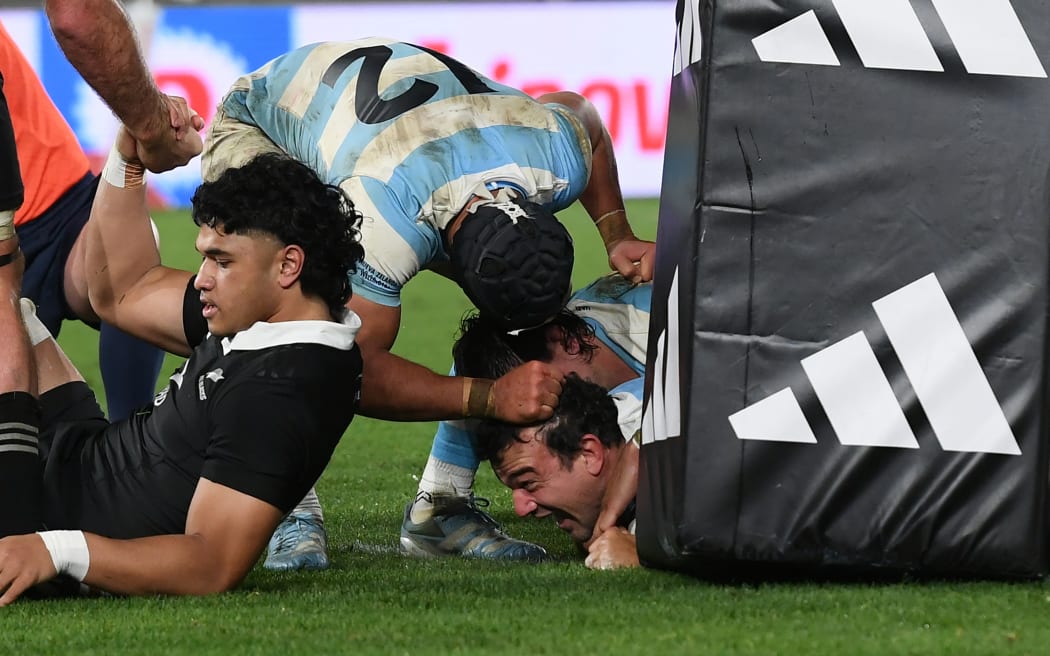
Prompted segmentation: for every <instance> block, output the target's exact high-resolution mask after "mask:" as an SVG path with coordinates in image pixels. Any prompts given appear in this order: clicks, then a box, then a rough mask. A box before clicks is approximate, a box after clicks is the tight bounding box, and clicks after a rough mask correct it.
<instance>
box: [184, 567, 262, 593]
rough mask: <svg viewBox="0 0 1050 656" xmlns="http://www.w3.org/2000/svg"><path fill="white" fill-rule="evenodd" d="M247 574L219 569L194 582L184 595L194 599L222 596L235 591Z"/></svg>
mask: <svg viewBox="0 0 1050 656" xmlns="http://www.w3.org/2000/svg"><path fill="white" fill-rule="evenodd" d="M246 575H247V572H242V571H239V570H238V571H234V570H233V569H232V568H220V569H219V570H216V571H212V572H209V573H208V575H206V576H203V577H201V578H200V579H198V580H197V581H194V583H193V585H191V586H190V587H189V589H187V590H185V591H184V592H185V594H188V595H192V596H195V597H205V596H209V595H216V594H222V593H224V592H229V591H231V590H233V589H235V588H236V587H237V586H239V585H240V584H241V581H243V580H244V577H245V576H246Z"/></svg>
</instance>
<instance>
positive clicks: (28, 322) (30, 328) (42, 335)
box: [21, 298, 51, 346]
mask: <svg viewBox="0 0 1050 656" xmlns="http://www.w3.org/2000/svg"><path fill="white" fill-rule="evenodd" d="M21 305H22V324H23V325H25V327H26V332H27V333H29V343H30V344H32V345H33V346H36V345H37V344H39V343H40V342H42V341H44V340H45V339H51V331H49V330H48V329H47V326H45V325H44V323H43V322H42V321H41V320H40V317H38V316H36V304H35V303H33V301H31V300H29V299H28V298H23V299H21Z"/></svg>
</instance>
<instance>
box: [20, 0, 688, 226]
mask: <svg viewBox="0 0 1050 656" xmlns="http://www.w3.org/2000/svg"><path fill="white" fill-rule="evenodd" d="M130 13H131V15H132V17H133V19H134V20H135V22H136V24H137V26H138V29H139V34H140V36H141V37H142V40H143V43H144V49H145V50H146V51H147V57H148V60H149V64H150V68H151V69H152V70H153V72H154V75H155V76H156V79H157V82H158V84H159V85H160V86H161V88H162V89H163V90H164V91H166V92H167V93H171V94H174V95H181V96H184V97H185V98H187V99H188V100H189V102H190V104H191V105H192V106H193V107H194V108H195V109H197V111H199V112H200V114H201V116H203V117H204V118H205V120H206V121H210V120H211V117H212V116H213V115H214V112H215V107H216V105H217V104H218V102H219V101H220V100H221V98H222V96H223V94H224V93H225V92H226V89H227V88H228V87H229V86H230V85H231V84H232V83H233V81H234V80H235V79H236V78H237V77H238V76H239V75H241V74H243V73H246V72H249V71H252V70H255V69H256V68H258V67H260V66H262V65H263V64H265V63H266V62H267V61H269V60H270V59H272V58H273V57H276V56H277V55H279V54H281V53H283V52H285V51H287V50H290V49H292V48H295V47H298V46H301V45H305V44H308V43H313V42H316V41H326V40H340V39H354V38H361V37H366V36H387V37H392V38H397V39H401V40H404V41H409V42H412V43H418V44H420V45H425V46H427V47H430V48H432V49H435V50H439V51H442V52H445V53H447V54H449V55H451V56H452V57H455V58H456V59H459V60H461V61H463V62H464V63H465V64H467V65H468V66H471V67H472V68H474V69H476V70H477V71H478V72H480V73H481V74H482V75H485V76H487V77H490V78H492V79H494V80H496V81H498V82H502V83H504V84H509V85H511V86H515V87H519V88H521V89H523V90H524V91H526V92H527V93H529V94H532V95H539V94H542V93H546V92H548V91H553V90H561V89H567V90H572V91H577V92H580V93H582V94H583V95H585V96H587V97H588V98H589V99H590V100H591V101H592V102H593V103H594V104H595V106H596V107H597V108H598V110H599V111H600V112H601V114H602V116H603V118H604V120H605V123H606V126H607V127H608V129H609V132H610V134H611V135H612V137H613V141H614V143H615V145H616V153H617V159H618V163H619V169H620V180H621V184H622V187H623V192H624V195H625V196H629V197H655V196H657V195H658V194H659V189H660V176H661V170H662V165H663V150H664V139H665V131H666V126H667V99H668V88H669V83H670V77H671V70H670V65H669V64H668V61H669V60H670V57H671V45H670V44H672V43H673V39H674V25H675V24H674V5H673V2H672V1H671V0H658V1H655V0H650V1H647V2H637V3H633V2H613V3H602V2H565V3H561V2H545V3H538V4H531V3H530V4H520V5H518V4H513V3H510V4H485V3H466V4H439V3H427V4H397V3H383V4H374V5H368V4H363V5H332V4H324V5H308V4H306V5H295V6H280V5H274V6H262V7H251V6H215V7H183V6H179V7H160V6H157V5H153V4H152V3H148V2H146V3H143V2H140V3H138V4H135V3H132V4H131V5H130ZM0 20H2V21H3V22H4V24H5V25H6V26H7V28H8V31H9V32H11V34H13V35H14V37H15V40H16V41H18V43H19V46H20V47H21V48H22V50H23V51H24V52H25V53H26V55H27V57H28V58H29V60H30V61H31V62H33V65H34V66H35V67H36V69H37V72H38V73H39V75H40V77H41V79H42V80H43V82H44V86H45V87H46V88H47V90H48V92H49V93H50V94H51V97H52V98H53V99H54V101H55V104H56V105H57V106H58V108H59V110H60V111H61V112H62V113H63V115H65V117H66V119H67V120H68V121H69V123H70V125H71V126H72V127H73V130H74V131H75V132H76V133H77V136H78V137H79V139H80V142H81V144H83V146H84V149H85V151H87V152H88V154H89V155H90V156H92V157H97V158H99V159H101V158H103V157H104V156H105V154H106V153H107V152H108V151H109V145H110V143H111V140H112V137H113V134H114V133H115V131H116V127H117V124H116V120H115V119H114V117H113V116H112V114H111V113H110V111H109V110H108V108H106V106H105V105H104V104H103V103H102V102H101V101H100V100H99V99H98V97H97V96H96V95H95V93H94V92H93V91H92V90H91V89H90V88H89V87H88V86H87V85H86V84H85V83H84V82H83V81H82V80H81V79H80V77H79V76H78V75H77V73H76V72H75V71H74V70H73V68H72V67H71V66H70V65H69V64H68V62H67V61H66V60H65V57H64V56H63V55H62V53H61V51H60V50H59V49H58V47H57V45H56V44H55V42H54V39H53V38H52V36H51V34H50V31H49V29H48V26H47V21H46V19H45V18H44V16H43V14H42V12H40V11H37V10H0ZM249 27H250V29H248V28H249ZM199 181H200V180H199V166H198V165H197V164H191V165H190V166H188V167H185V168H183V169H181V170H178V171H171V172H168V173H165V174H163V175H160V176H156V177H155V178H154V184H153V187H154V190H155V191H156V192H158V194H159V197H160V198H162V199H163V202H164V203H165V204H167V205H170V206H184V205H186V204H188V202H189V198H190V196H191V195H192V192H193V189H194V188H195V187H196V186H197V184H198V183H199Z"/></svg>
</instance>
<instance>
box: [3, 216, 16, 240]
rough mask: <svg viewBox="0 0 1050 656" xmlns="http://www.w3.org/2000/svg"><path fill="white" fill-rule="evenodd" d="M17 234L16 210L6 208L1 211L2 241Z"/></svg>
mask: <svg viewBox="0 0 1050 656" xmlns="http://www.w3.org/2000/svg"><path fill="white" fill-rule="evenodd" d="M14 236H15V211H14V210H4V211H2V212H0V241H3V240H4V239H10V238H11V237H14Z"/></svg>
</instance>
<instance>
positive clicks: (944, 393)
mask: <svg viewBox="0 0 1050 656" xmlns="http://www.w3.org/2000/svg"><path fill="white" fill-rule="evenodd" d="M872 306H873V307H874V309H875V313H876V315H877V316H878V318H879V321H880V322H881V323H882V325H883V328H884V329H885V331H886V335H887V336H888V337H889V339H890V343H891V344H892V346H893V349H894V350H895V351H896V353H897V356H898V358H899V360H900V362H901V365H902V367H903V368H904V373H905V375H906V376H907V377H908V380H909V381H910V382H911V385H912V388H913V389H914V390H915V394H916V396H917V397H918V399H919V403H920V404H921V405H922V408H923V410H924V411H925V413H926V416H927V418H928V420H929V422H930V426H931V427H932V429H933V433H934V435H935V436H936V438H937V441H938V442H940V445H941V447H942V448H943V449H944V450H945V451H961V452H974V453H998V454H1005V455H1020V453H1021V449H1020V447H1019V446H1018V444H1017V439H1016V437H1015V436H1014V433H1013V430H1012V429H1011V428H1010V424H1009V422H1007V420H1006V416H1005V414H1004V413H1003V410H1002V408H1001V407H1000V405H999V403H998V402H997V401H996V399H995V395H994V393H993V392H992V388H991V386H990V385H989V384H988V379H987V378H986V377H985V375H984V372H983V371H982V370H981V366H980V364H979V363H978V361H977V356H976V355H975V354H974V352H973V348H972V347H971V346H970V344H969V342H968V341H967V339H966V335H965V334H964V333H963V329H962V326H961V325H960V324H959V320H958V319H957V318H956V316H955V313H954V312H953V311H952V309H951V306H950V305H949V303H948V298H947V297H946V296H945V294H944V290H943V289H942V288H941V286H940V284H939V283H938V282H937V278H936V276H935V275H934V274H932V273H931V274H929V275H927V276H925V277H923V278H920V279H919V280H917V281H915V282H913V283H911V284H909V285H907V286H905V287H903V288H901V289H899V290H897V291H895V292H893V293H891V294H889V295H887V296H885V297H883V298H881V299H879V300H877V301H875V302H874V303H872ZM801 364H802V368H803V370H804V371H805V373H806V376H807V377H808V378H809V381H810V383H811V384H812V386H813V389H814V391H815V392H816V395H817V399H818V400H819V401H820V404H821V406H822V407H823V408H824V411H825V413H826V414H827V417H828V420H829V421H830V423H831V427H832V428H833V429H834V431H835V434H836V435H837V437H838V439H839V441H840V442H841V443H842V444H843V445H846V446H871V447H898V448H910V449H917V448H919V444H918V442H917V441H916V439H915V435H914V434H913V432H912V430H911V427H910V426H909V425H908V422H907V420H906V419H905V416H904V411H903V410H902V409H901V407H900V405H899V403H898V401H897V398H896V396H895V395H894V393H893V390H892V389H891V387H890V383H889V381H888V380H887V379H886V376H885V374H883V372H882V369H881V367H880V366H879V363H878V361H877V360H876V358H875V353H874V352H873V351H872V349H871V346H870V345H869V344H868V341H867V340H866V339H865V337H864V334H863V333H862V332H858V333H855V334H853V335H851V336H849V337H847V338H845V339H843V340H841V341H839V342H837V343H835V344H832V345H831V346H829V347H827V348H825V349H823V350H821V351H818V352H817V353H814V354H813V355H811V356H809V357H806V358H804V359H803V360H802V361H801ZM729 423H730V424H731V425H732V427H733V430H734V431H735V433H736V436H737V437H738V438H739V439H741V440H763V441H773V442H795V443H816V441H817V438H816V437H815V436H814V434H813V430H812V428H811V427H810V426H809V423H808V422H807V421H806V418H805V416H804V415H803V413H802V409H801V407H800V406H799V403H798V400H797V399H796V397H795V395H794V393H793V392H792V391H791V389H790V388H785V389H783V390H780V391H779V392H776V393H775V394H773V395H771V396H769V397H767V398H765V399H763V400H761V401H759V402H757V403H754V404H752V405H750V406H748V407H746V408H744V409H743V410H740V411H739V412H736V413H734V414H732V415H730V416H729Z"/></svg>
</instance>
